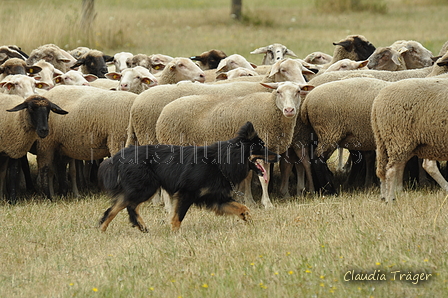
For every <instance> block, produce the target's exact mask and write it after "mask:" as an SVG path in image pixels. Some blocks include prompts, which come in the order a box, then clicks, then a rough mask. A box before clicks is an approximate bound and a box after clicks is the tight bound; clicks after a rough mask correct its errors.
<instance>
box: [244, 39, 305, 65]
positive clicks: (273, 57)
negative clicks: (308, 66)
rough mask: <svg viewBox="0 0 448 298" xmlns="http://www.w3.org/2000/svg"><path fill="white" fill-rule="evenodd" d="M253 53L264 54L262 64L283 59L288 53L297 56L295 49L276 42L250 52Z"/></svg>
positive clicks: (269, 63) (270, 63)
mask: <svg viewBox="0 0 448 298" xmlns="http://www.w3.org/2000/svg"><path fill="white" fill-rule="evenodd" d="M250 53H251V54H264V56H263V61H262V62H261V64H262V65H272V64H274V63H275V62H277V61H279V60H282V59H284V58H285V56H286V55H289V56H293V57H297V55H296V54H294V52H293V51H291V50H290V49H288V48H287V47H286V46H284V45H282V44H280V43H274V44H271V45H268V46H265V47H261V48H258V49H256V50H253V51H252V52H250Z"/></svg>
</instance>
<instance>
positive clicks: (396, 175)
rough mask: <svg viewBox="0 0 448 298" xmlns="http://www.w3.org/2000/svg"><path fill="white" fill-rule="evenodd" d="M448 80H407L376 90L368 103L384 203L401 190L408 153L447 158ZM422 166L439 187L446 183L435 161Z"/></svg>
mask: <svg viewBox="0 0 448 298" xmlns="http://www.w3.org/2000/svg"><path fill="white" fill-rule="evenodd" d="M447 90H448V80H447V79H438V78H424V79H409V80H402V81H399V82H395V83H393V84H392V85H390V86H388V87H385V88H384V89H383V90H381V91H380V93H379V94H378V96H377V97H376V98H375V100H374V102H373V106H372V127H373V132H374V136H375V142H376V145H377V176H378V177H379V178H380V180H381V194H382V197H383V199H385V200H386V202H389V203H390V202H392V201H393V200H394V199H395V193H396V192H397V191H401V190H402V181H403V170H404V167H405V165H406V162H407V161H408V160H409V159H410V158H411V157H412V156H418V157H419V158H423V159H428V160H432V161H434V160H448V142H447V138H446V125H447V123H448V118H447V115H446V111H447V110H448V105H447V102H446V98H447V97H448V92H447ZM423 166H424V167H425V169H426V170H427V172H428V174H430V175H431V176H432V177H433V178H434V179H435V180H436V181H437V182H438V183H439V185H440V186H441V187H443V188H444V189H445V190H447V191H448V184H447V183H446V181H445V179H443V177H442V176H441V174H440V172H439V170H438V169H437V166H436V165H435V162H428V161H426V162H424V163H423Z"/></svg>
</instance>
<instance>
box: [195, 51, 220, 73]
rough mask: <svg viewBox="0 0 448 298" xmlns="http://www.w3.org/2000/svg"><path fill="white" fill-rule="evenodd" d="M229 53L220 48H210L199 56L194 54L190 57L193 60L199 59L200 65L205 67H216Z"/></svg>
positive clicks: (204, 68)
mask: <svg viewBox="0 0 448 298" xmlns="http://www.w3.org/2000/svg"><path fill="white" fill-rule="evenodd" d="M226 57H227V55H226V54H225V53H224V52H223V51H220V50H210V51H208V52H204V53H202V54H201V55H199V56H193V57H191V58H190V59H191V60H193V61H199V63H200V64H199V66H200V67H201V68H202V69H203V70H206V69H216V68H218V65H219V62H221V60H222V59H224V58H226Z"/></svg>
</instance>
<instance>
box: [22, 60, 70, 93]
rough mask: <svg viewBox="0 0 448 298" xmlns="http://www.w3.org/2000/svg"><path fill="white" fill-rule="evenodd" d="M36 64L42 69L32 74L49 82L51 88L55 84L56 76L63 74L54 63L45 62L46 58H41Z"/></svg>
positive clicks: (39, 79)
mask: <svg viewBox="0 0 448 298" xmlns="http://www.w3.org/2000/svg"><path fill="white" fill-rule="evenodd" d="M35 66H38V67H40V68H41V71H39V72H38V73H32V74H30V76H31V77H33V78H34V79H35V80H37V81H40V82H43V83H46V84H48V86H49V87H50V89H51V88H53V87H54V85H55V81H54V78H55V77H57V76H59V75H62V74H63V72H62V71H60V70H59V69H57V68H55V67H54V65H53V64H51V63H48V62H45V61H44V60H39V61H38V62H37V63H36V64H35Z"/></svg>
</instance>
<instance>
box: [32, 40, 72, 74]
mask: <svg viewBox="0 0 448 298" xmlns="http://www.w3.org/2000/svg"><path fill="white" fill-rule="evenodd" d="M39 60H45V61H46V62H49V63H51V64H53V65H54V67H55V68H57V69H59V70H60V71H62V72H67V71H69V70H70V67H72V66H74V65H75V63H76V59H75V58H74V57H73V56H72V55H70V54H69V53H68V52H66V51H64V50H63V49H61V48H60V47H58V46H57V45H55V44H45V45H42V46H40V47H38V48H37V49H34V50H32V51H31V54H30V56H29V57H28V59H26V63H27V65H34V64H35V63H36V62H37V61H39Z"/></svg>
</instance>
